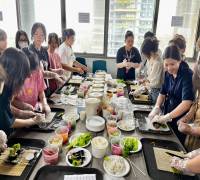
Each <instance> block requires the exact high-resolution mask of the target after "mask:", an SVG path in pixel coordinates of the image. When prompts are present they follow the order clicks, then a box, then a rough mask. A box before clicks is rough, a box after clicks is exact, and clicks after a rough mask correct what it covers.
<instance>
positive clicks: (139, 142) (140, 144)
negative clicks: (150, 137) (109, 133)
mask: <svg viewBox="0 0 200 180" xmlns="http://www.w3.org/2000/svg"><path fill="white" fill-rule="evenodd" d="M127 137H132V138H133V136H124V137H123V138H122V139H121V140H120V144H121V146H123V145H122V142H123V139H124V138H127ZM134 138H137V137H134ZM137 139H138V138H137ZM141 150H142V143H141V141H140V140H139V139H138V149H137V150H136V151H130V153H131V154H133V153H137V152H139V151H141Z"/></svg>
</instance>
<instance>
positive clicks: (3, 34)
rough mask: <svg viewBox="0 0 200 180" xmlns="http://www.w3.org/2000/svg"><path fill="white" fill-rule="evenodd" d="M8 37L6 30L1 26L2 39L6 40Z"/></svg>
mask: <svg viewBox="0 0 200 180" xmlns="http://www.w3.org/2000/svg"><path fill="white" fill-rule="evenodd" d="M6 38H7V34H6V32H5V31H4V30H3V29H1V28H0V41H4V40H5V39H6Z"/></svg>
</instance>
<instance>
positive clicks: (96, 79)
mask: <svg viewBox="0 0 200 180" xmlns="http://www.w3.org/2000/svg"><path fill="white" fill-rule="evenodd" d="M93 80H94V81H104V80H105V78H93Z"/></svg>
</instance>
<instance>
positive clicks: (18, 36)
mask: <svg viewBox="0 0 200 180" xmlns="http://www.w3.org/2000/svg"><path fill="white" fill-rule="evenodd" d="M21 36H25V38H26V41H27V42H28V45H29V43H30V42H29V39H28V35H27V33H26V32H25V31H23V30H18V31H17V33H16V36H15V45H16V48H18V49H20V47H19V40H20V37H21Z"/></svg>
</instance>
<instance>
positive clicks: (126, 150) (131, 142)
mask: <svg viewBox="0 0 200 180" xmlns="http://www.w3.org/2000/svg"><path fill="white" fill-rule="evenodd" d="M122 146H123V156H125V157H126V156H128V155H129V154H130V151H136V150H137V149H138V139H137V138H134V137H125V138H124V139H123V142H122Z"/></svg>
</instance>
